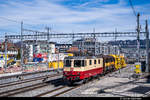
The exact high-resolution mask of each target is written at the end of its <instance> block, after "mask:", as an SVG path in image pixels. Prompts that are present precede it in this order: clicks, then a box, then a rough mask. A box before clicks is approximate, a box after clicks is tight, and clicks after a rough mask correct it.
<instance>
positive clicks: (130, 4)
mask: <svg viewBox="0 0 150 100" xmlns="http://www.w3.org/2000/svg"><path fill="white" fill-rule="evenodd" d="M129 3H130V6H131V8H132V11H133V14H134V15H135V16H137V14H136V12H135V9H134V6H133V4H132V1H131V0H129Z"/></svg>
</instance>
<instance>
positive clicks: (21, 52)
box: [20, 21, 23, 70]
mask: <svg viewBox="0 0 150 100" xmlns="http://www.w3.org/2000/svg"><path fill="white" fill-rule="evenodd" d="M22 35H23V21H22V22H21V36H20V39H21V48H20V54H21V67H22V70H23V36H22Z"/></svg>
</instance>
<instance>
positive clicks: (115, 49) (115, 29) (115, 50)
mask: <svg viewBox="0 0 150 100" xmlns="http://www.w3.org/2000/svg"><path fill="white" fill-rule="evenodd" d="M116 33H117V28H116V29H115V43H116V39H117V35H116ZM116 54H117V50H116V47H115V55H116Z"/></svg>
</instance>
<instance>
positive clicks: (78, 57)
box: [65, 55, 113, 59]
mask: <svg viewBox="0 0 150 100" xmlns="http://www.w3.org/2000/svg"><path fill="white" fill-rule="evenodd" d="M96 58H104V59H105V58H113V57H112V56H109V55H97V56H69V57H65V59H96Z"/></svg>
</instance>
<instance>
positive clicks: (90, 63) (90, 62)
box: [64, 58, 103, 71]
mask: <svg viewBox="0 0 150 100" xmlns="http://www.w3.org/2000/svg"><path fill="white" fill-rule="evenodd" d="M70 60H71V67H65V66H64V71H71V70H73V71H88V70H92V69H95V68H101V67H103V59H102V58H95V59H84V62H85V66H82V67H74V66H75V65H74V61H75V60H76V59H70ZM77 60H81V61H82V60H83V59H77ZM95 63H96V64H95Z"/></svg>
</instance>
